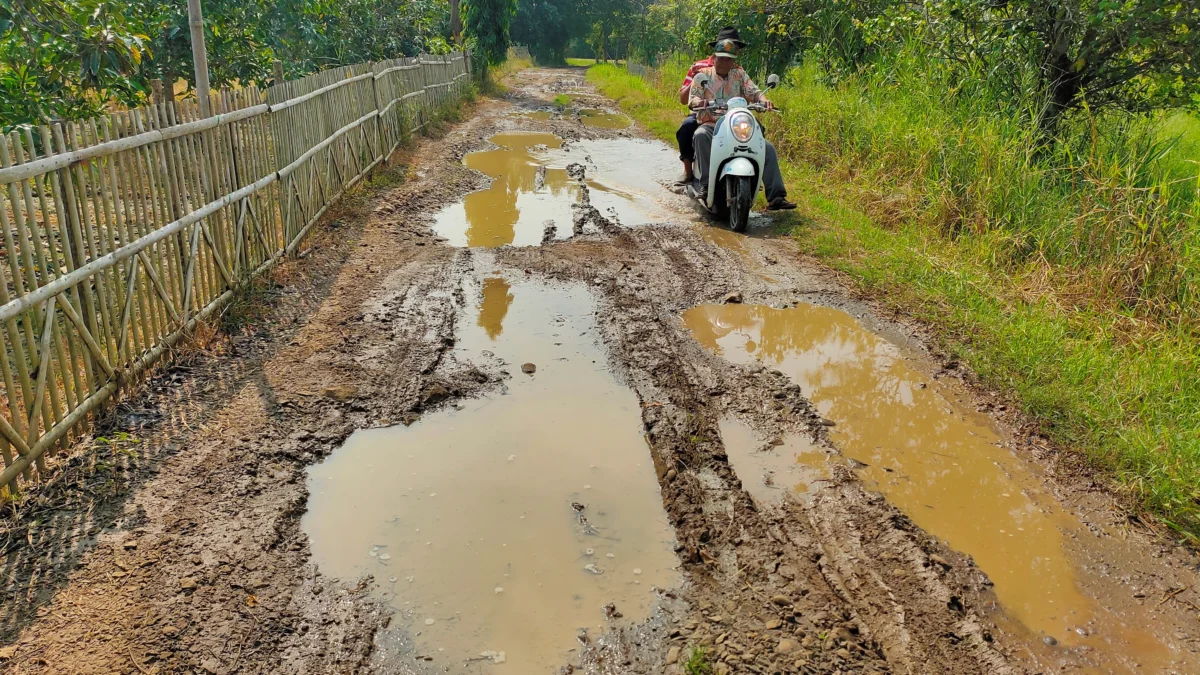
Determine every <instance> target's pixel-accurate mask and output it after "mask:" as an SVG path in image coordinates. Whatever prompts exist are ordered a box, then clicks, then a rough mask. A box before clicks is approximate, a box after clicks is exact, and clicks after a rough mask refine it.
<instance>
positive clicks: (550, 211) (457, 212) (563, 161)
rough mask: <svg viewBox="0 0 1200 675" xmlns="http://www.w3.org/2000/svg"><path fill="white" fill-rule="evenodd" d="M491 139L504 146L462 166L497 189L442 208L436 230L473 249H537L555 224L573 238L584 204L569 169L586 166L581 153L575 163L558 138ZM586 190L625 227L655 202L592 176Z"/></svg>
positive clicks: (473, 157) (510, 136)
mask: <svg viewBox="0 0 1200 675" xmlns="http://www.w3.org/2000/svg"><path fill="white" fill-rule="evenodd" d="M490 140H491V142H492V143H494V144H495V145H498V146H500V147H498V148H496V149H494V150H483V151H480V152H472V153H470V154H468V155H467V156H466V157H465V158H464V159H463V163H464V164H466V165H467V166H468V167H470V168H472V169H475V170H477V171H479V172H481V173H483V174H485V175H487V176H489V177H491V178H492V179H493V180H492V184H491V185H490V186H488V187H487V188H485V189H483V190H479V191H476V192H472V193H470V194H468V195H467V196H466V197H465V198H464V199H463V201H461V202H459V203H457V204H453V205H450V206H448V207H446V208H445V209H443V210H442V212H441V213H439V214H438V216H437V219H436V222H435V223H434V227H433V229H434V231H435V232H437V233H438V234H439V235H441V236H443V237H445V238H446V239H447V240H448V241H449V242H450V244H451V245H452V246H472V247H497V246H507V245H509V244H513V245H516V246H536V245H538V244H540V243H541V241H542V236H543V233H544V232H545V230H546V226H547V224H550V223H552V224H554V225H555V227H556V228H557V231H558V235H557V236H558V238H559V239H562V238H565V237H567V236H570V234H571V227H572V220H571V204H573V203H575V202H577V201H579V200H580V197H581V195H582V186H581V185H580V183H579V181H577V180H574V179H572V178H571V177H570V176H568V175H567V171H566V166H567V165H568V164H569V163H571V162H582V161H583V159H584V157H583V155H582V153H578V152H576V153H574V155H578V158H576V157H575V156H574V155H572V154H571V153H568V152H565V151H563V149H562V148H563V143H562V139H560V138H558V137H557V136H555V135H553V134H538V133H506V134H497V135H496V136H493V137H492V138H491V139H490ZM587 186H588V189H589V195H590V199H591V203H592V204H593V205H594V206H595V207H596V208H597V209H599V210H600V211H601V212H602V213H604V215H606V216H609V217H613V216H615V217H616V218H617V219H618V220H620V221H621V222H622V223H625V224H640V223H642V222H647V221H648V220H650V216H649V215H648V214H649V213H650V212H651V211H652V205H653V203H652V202H650V200H647V199H645V198H644V197H642V196H639V195H635V194H633V193H631V192H630V191H628V190H622V189H617V188H614V187H612V186H611V185H610V184H608V183H604V182H601V181H599V180H596V179H595V178H593V177H591V176H590V175H589V177H588V180H587ZM647 207H650V208H647Z"/></svg>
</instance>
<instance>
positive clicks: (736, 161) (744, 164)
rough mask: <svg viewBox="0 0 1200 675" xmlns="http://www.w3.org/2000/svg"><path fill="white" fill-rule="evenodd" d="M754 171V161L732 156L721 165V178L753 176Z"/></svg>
mask: <svg viewBox="0 0 1200 675" xmlns="http://www.w3.org/2000/svg"><path fill="white" fill-rule="evenodd" d="M755 173H756V172H755V170H754V162H751V161H750V160H748V159H746V158H745V157H734V158H733V159H731V160H729V161H728V162H725V166H722V167H721V178H724V177H725V176H753V175H754V174H755Z"/></svg>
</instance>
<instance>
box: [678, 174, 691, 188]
mask: <svg viewBox="0 0 1200 675" xmlns="http://www.w3.org/2000/svg"><path fill="white" fill-rule="evenodd" d="M691 182H692V176H691V174H686V173H685V174H683V176H681V177H680V178H679V180H677V181H675V185H676V186H679V187H683V186H684V185H687V184H688V183H691Z"/></svg>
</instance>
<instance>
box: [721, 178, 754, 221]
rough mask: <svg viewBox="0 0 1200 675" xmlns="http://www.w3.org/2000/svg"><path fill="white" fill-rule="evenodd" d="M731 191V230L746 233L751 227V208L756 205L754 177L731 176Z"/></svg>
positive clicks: (729, 188) (729, 186)
mask: <svg viewBox="0 0 1200 675" xmlns="http://www.w3.org/2000/svg"><path fill="white" fill-rule="evenodd" d="M728 183H729V185H728V187H727V189H728V190H729V229H731V230H733V231H734V232H745V231H746V228H747V227H748V226H749V225H750V207H751V206H752V205H753V204H754V177H753V176H731V177H730V178H729V180H728Z"/></svg>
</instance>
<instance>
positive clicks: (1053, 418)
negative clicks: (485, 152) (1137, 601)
mask: <svg viewBox="0 0 1200 675" xmlns="http://www.w3.org/2000/svg"><path fill="white" fill-rule="evenodd" d="M908 65H909V68H908V72H904V71H905V67H904V66H905V64H898V66H897V67H895V68H892V69H890V70H889V71H888V76H887V77H886V78H884V77H880V78H877V79H870V78H858V79H854V78H852V79H850V80H848V81H846V82H843V83H842V84H840V85H839V86H837V87H836V88H833V87H829V86H827V85H825V84H823V83H822V82H821V81H820V80H819V78H817V77H816V76H815V75H816V74H815V73H813V72H811V71H806V70H798V71H793V72H791V73H789V75H788V78H787V83H786V84H785V86H784V87H783V88H781V90H779V91H777V92H775V93H774V94H773V95H772V98H773V99H774V100H775V102H776V103H777V104H779V105H780V106H781V107H782V108H783V109H784V111H785V112H784V113H783V114H781V115H778V116H774V117H772V118H769V120H768V122H767V124H768V126H769V128H770V129H771V132H770V133H771V136H772V139H773V141H774V142H775V143H776V146H777V147H778V149H779V151H780V156H781V158H782V161H781V163H782V166H783V170H784V174H785V177H786V178H787V181H788V186H789V189H790V190H791V192H792V196H793V198H794V199H796V200H797V201H798V202H799V203H800V204H801V209H800V210H799V211H798V212H797V213H796V215H795V216H793V217H792V220H791V227H792V232H793V235H794V238H795V241H796V243H797V245H798V246H799V247H800V248H801V249H803V250H804V251H805V252H807V253H809V254H812V255H814V256H816V257H817V258H819V259H821V260H822V261H823V262H825V263H826V264H827V265H829V266H830V267H832V268H834V269H837V270H839V271H841V272H844V273H846V274H847V275H848V277H849V278H850V279H852V280H853V281H854V282H855V283H857V284H859V285H860V286H861V287H862V288H864V289H867V290H871V291H873V292H874V293H875V294H876V295H878V296H880V297H882V298H883V299H885V301H886V302H888V303H890V304H893V305H894V306H896V307H899V308H901V309H903V310H905V311H906V312H908V313H910V314H911V315H913V316H916V317H917V318H919V319H921V320H923V321H926V322H928V323H929V324H930V325H931V326H934V327H935V328H937V329H938V334H939V336H940V339H941V341H942V343H943V347H945V348H946V349H947V350H948V351H950V352H951V353H953V354H956V355H958V356H960V357H961V358H964V359H965V360H966V361H967V362H969V363H970V364H971V366H972V367H973V368H974V369H975V370H976V372H978V373H979V375H980V376H981V377H982V378H983V380H984V382H985V383H987V384H988V385H990V386H993V387H996V388H998V389H1001V390H1003V391H1005V392H1008V393H1009V394H1010V395H1011V396H1013V397H1015V398H1016V399H1017V400H1019V402H1020V403H1021V405H1022V407H1023V408H1024V410H1025V411H1027V412H1028V413H1029V414H1031V415H1032V416H1033V417H1034V418H1035V419H1036V420H1038V421H1039V422H1040V425H1041V429H1042V432H1043V433H1044V434H1045V435H1047V436H1048V437H1049V438H1050V439H1051V440H1052V441H1054V442H1055V443H1057V444H1059V445H1061V446H1063V447H1067V448H1070V449H1072V450H1074V451H1076V452H1078V453H1079V454H1080V455H1081V456H1083V457H1085V458H1087V459H1088V460H1089V461H1090V463H1091V464H1092V465H1093V466H1094V467H1096V468H1098V469H1099V470H1100V471H1101V472H1103V473H1104V475H1107V476H1109V477H1110V478H1111V483H1112V485H1113V487H1114V489H1115V490H1116V491H1117V492H1119V493H1121V494H1122V495H1124V496H1125V497H1126V500H1127V503H1128V504H1129V505H1131V506H1132V507H1134V508H1138V509H1140V510H1142V512H1143V513H1144V514H1147V513H1148V514H1153V515H1155V516H1157V518H1158V519H1159V521H1160V522H1162V523H1164V524H1166V525H1168V526H1169V527H1171V528H1172V529H1174V530H1175V531H1176V532H1178V533H1180V534H1182V535H1184V536H1186V537H1188V538H1190V539H1192V540H1193V541H1198V537H1200V376H1197V373H1200V346H1198V345H1200V339H1197V338H1198V337H1200V329H1198V327H1200V303H1198V302H1196V290H1197V279H1196V277H1195V275H1196V274H1197V273H1198V272H1200V225H1198V223H1197V220H1198V218H1200V208H1198V204H1200V195H1198V194H1197V191H1198V189H1200V184H1198V180H1200V178H1198V177H1200V171H1197V165H1196V164H1195V161H1196V160H1197V159H1200V148H1198V147H1197V144H1198V143H1200V122H1198V121H1197V119H1196V118H1195V117H1192V116H1186V115H1178V116H1174V117H1171V118H1169V119H1167V120H1165V121H1162V122H1161V123H1155V122H1154V121H1153V120H1147V119H1124V120H1122V119H1116V118H1106V117H1102V118H1095V119H1086V118H1080V119H1076V120H1073V121H1072V122H1070V124H1072V125H1074V126H1073V127H1070V128H1068V129H1066V131H1065V134H1066V141H1065V142H1064V143H1063V144H1062V146H1061V147H1059V148H1058V149H1056V150H1053V151H1050V152H1049V153H1047V151H1046V150H1044V149H1042V148H1040V147H1039V146H1038V144H1037V143H1036V141H1034V140H1031V136H1030V134H1029V133H1028V130H1027V129H1026V128H1025V127H1024V126H1023V125H1022V124H1021V123H1020V122H1019V121H1018V120H1016V119H1005V118H1004V117H1003V116H1001V115H983V114H980V113H979V112H977V109H978V106H975V108H976V109H975V110H972V109H971V108H970V106H969V105H968V104H959V105H956V104H953V103H949V104H948V103H947V102H946V100H945V99H947V98H952V97H950V96H949V95H948V94H947V92H948V91H949V90H948V89H947V88H946V87H948V86H950V85H949V84H947V83H946V82H941V81H939V80H938V79H937V78H936V76H933V75H929V74H928V70H929V69H928V68H926V67H925V65H923V64H908ZM683 68H684V66H683V65H682V64H670V65H668V66H666V67H664V68H663V69H662V70H661V71H660V72H659V73H657V74H654V75H652V76H651V78H650V80H643V79H641V78H638V77H637V76H633V75H630V74H629V73H627V72H626V71H625V70H624V69H621V68H616V67H613V66H604V65H599V66H595V67H593V68H591V69H590V70H589V71H588V77H589V79H590V80H592V81H593V82H594V83H596V84H597V85H598V87H599V88H600V90H601V91H602V92H603V93H605V94H606V95H608V96H610V97H612V98H614V99H615V100H617V101H618V103H619V104H620V106H621V107H622V109H624V110H625V111H626V112H627V113H629V114H630V115H632V116H633V117H634V118H636V119H637V120H638V121H639V122H641V123H642V124H644V125H645V126H647V127H648V128H649V129H650V130H651V131H652V132H653V133H654V134H655V135H657V136H659V137H660V138H662V139H663V140H665V141H667V142H673V141H674V132H675V129H676V126H677V125H678V123H679V120H680V119H681V118H682V116H683V110H682V109H681V107H680V106H679V105H678V104H677V101H676V100H675V98H674V94H675V91H676V87H677V86H678V82H679V81H681V80H682V74H683ZM918 73H919V76H918ZM953 86H961V87H967V86H970V84H969V83H955V84H954V85H953ZM966 98H967V100H968V103H969V100H970V96H967V97H966ZM1167 138H1172V139H1174V138H1178V139H1179V140H1178V141H1176V142H1175V143H1174V145H1173V146H1171V148H1170V150H1169V151H1168V152H1167V153H1166V154H1161V153H1160V150H1161V148H1162V147H1163V146H1162V143H1161V141H1162V140H1164V139H1167Z"/></svg>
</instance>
